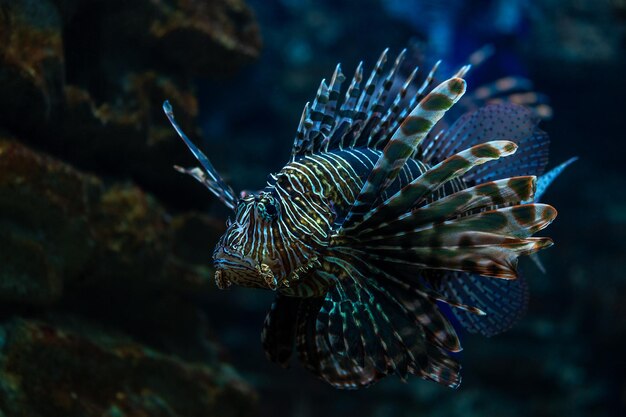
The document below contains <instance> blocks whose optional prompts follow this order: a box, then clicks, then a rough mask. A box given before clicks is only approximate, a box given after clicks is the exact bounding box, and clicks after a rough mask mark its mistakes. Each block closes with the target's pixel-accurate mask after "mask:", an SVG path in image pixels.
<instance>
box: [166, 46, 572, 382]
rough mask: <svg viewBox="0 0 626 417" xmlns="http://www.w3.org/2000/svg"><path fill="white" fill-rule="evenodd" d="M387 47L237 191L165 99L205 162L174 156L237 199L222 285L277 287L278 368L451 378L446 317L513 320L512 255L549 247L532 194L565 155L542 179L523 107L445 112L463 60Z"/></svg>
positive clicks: (352, 375) (222, 243)
mask: <svg viewBox="0 0 626 417" xmlns="http://www.w3.org/2000/svg"><path fill="white" fill-rule="evenodd" d="M387 54H388V52H387V50H386V51H384V52H383V54H382V55H381V57H380V58H379V59H378V61H377V63H376V64H375V66H374V68H373V70H372V72H371V75H369V77H368V78H367V79H365V78H364V71H363V64H362V63H361V64H359V65H358V67H357V69H356V72H355V74H354V76H353V78H352V79H351V81H350V83H349V86H348V87H347V90H346V91H345V93H343V94H342V89H341V86H342V85H343V83H344V81H345V80H346V77H345V76H344V74H343V72H342V69H341V65H338V66H337V67H336V69H335V71H334V74H333V75H332V78H331V79H330V82H328V83H327V82H326V81H325V80H324V81H322V83H321V85H320V87H319V89H318V91H317V94H316V96H315V99H314V100H313V102H312V104H310V103H307V104H306V106H305V107H304V112H303V113H302V118H301V120H300V124H299V126H298V128H297V133H296V136H295V140H294V143H293V148H292V152H291V158H290V160H289V161H288V162H287V164H286V165H285V166H284V167H283V168H282V169H281V170H280V171H279V172H278V173H276V174H273V175H270V176H269V179H268V182H267V186H266V187H265V188H264V189H263V190H261V191H258V192H242V193H241V194H240V196H239V197H237V195H236V194H235V193H234V192H233V190H232V188H231V187H230V186H228V185H227V184H226V182H225V181H224V180H223V178H222V177H221V176H220V175H219V174H218V173H217V171H216V170H215V169H214V167H213V166H212V164H211V162H210V161H209V159H208V158H207V157H206V156H205V155H204V154H203V153H202V152H201V151H200V150H199V149H198V148H197V147H196V146H195V145H194V144H193V143H192V142H191V141H190V140H189V138H188V137H187V136H185V134H184V133H183V132H182V130H181V129H180V127H179V126H178V125H177V123H176V121H175V119H174V115H173V113H172V108H171V106H170V105H169V103H168V102H167V101H166V102H165V103H164V105H163V108H164V110H165V112H166V114H167V116H168V118H169V120H170V122H171V123H172V125H173V126H174V128H175V129H176V131H177V132H178V134H179V135H180V136H181V138H182V139H183V140H184V142H185V143H186V145H187V147H188V148H189V149H190V150H191V152H192V153H193V155H194V156H195V157H196V159H197V160H198V161H199V163H200V165H201V166H202V168H198V167H196V168H191V169H186V168H181V167H176V168H177V169H178V170H179V171H181V172H183V173H187V174H190V175H191V176H193V177H195V178H196V179H197V180H198V181H200V182H201V183H202V184H203V185H205V186H206V187H207V188H208V189H209V190H210V191H211V192H212V193H213V194H214V195H215V196H217V197H218V198H219V199H220V200H221V201H222V202H223V203H224V204H225V205H226V206H227V207H228V208H230V209H232V210H233V211H234V218H233V219H232V220H230V219H229V220H228V222H227V230H226V232H225V233H224V235H223V236H222V237H221V239H220V240H219V242H218V243H217V246H216V248H215V250H214V253H213V261H214V266H215V271H216V272H215V281H216V284H217V286H218V287H219V288H220V289H223V288H226V287H229V286H231V285H232V284H235V285H239V286H243V287H255V288H264V289H269V290H272V291H274V292H275V293H276V298H275V301H274V303H273V305H272V306H271V309H270V311H269V313H268V314H267V317H266V319H265V323H264V328H263V331H262V345H263V348H264V350H265V352H266V355H267V357H268V358H269V359H270V360H271V361H273V362H276V363H278V364H280V365H282V366H287V365H288V363H289V362H290V359H291V357H292V354H293V351H294V347H295V350H296V351H297V355H298V357H299V360H300V361H301V362H302V364H303V365H304V367H305V368H306V369H308V370H309V371H311V372H312V373H313V374H315V375H317V376H318V377H320V378H321V379H322V380H324V381H326V382H328V383H329V384H331V385H332V386H334V387H337V388H359V387H365V386H368V385H371V384H372V383H374V382H376V381H378V380H380V379H381V378H383V377H384V376H386V375H390V374H395V375H397V376H398V377H400V378H401V379H402V380H403V381H406V379H407V376H408V375H409V374H413V375H417V376H419V377H421V378H424V379H427V380H432V381H435V382H438V383H440V384H443V385H446V386H449V387H457V386H458V385H459V383H460V381H461V377H460V369H461V366H460V364H459V362H458V359H457V356H458V355H454V354H453V353H454V352H459V351H460V350H461V346H460V343H459V338H458V336H457V333H456V331H455V328H454V327H453V325H452V324H451V322H450V320H449V318H448V317H449V315H450V314H452V315H453V316H454V317H455V318H456V320H457V321H458V322H459V323H460V325H462V326H463V327H464V328H465V329H467V331H469V332H472V333H481V334H483V335H486V336H491V335H494V334H497V333H500V332H502V331H504V330H506V329H507V328H509V327H510V326H511V325H512V324H513V323H514V322H515V321H516V320H518V319H519V317H520V315H521V314H522V313H523V312H524V309H525V306H526V303H527V284H526V281H525V280H524V279H523V278H522V277H519V276H518V272H517V269H516V267H517V261H518V257H519V256H522V255H530V254H534V253H535V252H537V251H539V250H541V249H544V248H547V247H549V246H551V245H552V240H550V239H549V238H547V237H532V235H533V234H535V233H536V232H538V231H540V230H542V229H543V228H545V227H546V226H548V225H549V224H550V223H551V222H552V221H553V220H554V218H555V216H556V214H557V212H556V210H555V209H554V208H553V207H551V206H549V205H546V204H540V203H538V202H537V199H538V197H539V196H540V195H541V194H542V193H543V191H544V190H545V188H546V187H547V186H548V185H549V184H550V182H551V181H552V180H553V179H554V177H555V176H556V175H558V173H560V172H561V171H562V170H563V169H564V168H565V166H566V165H567V164H568V163H569V162H571V161H568V162H567V163H565V164H562V165H560V166H559V167H557V168H555V169H554V170H552V171H550V172H549V173H547V174H546V175H544V176H541V177H539V178H538V176H539V175H540V174H542V172H543V171H544V168H545V167H546V164H547V162H548V144H549V141H548V137H547V135H546V133H545V132H543V131H542V130H540V129H539V128H538V123H539V118H538V116H537V115H536V114H535V113H534V112H533V111H532V110H530V109H529V108H527V107H523V106H519V105H514V104H510V103H506V102H502V103H500V104H491V105H486V106H484V107H481V108H478V109H474V110H471V111H469V112H467V113H466V114H464V115H462V116H461V117H460V118H458V120H456V121H455V122H454V123H449V121H446V120H444V119H445V117H444V116H445V115H446V112H447V111H448V110H449V109H450V108H451V107H452V106H453V105H454V104H455V103H456V102H457V101H459V99H460V98H461V97H462V96H463V94H464V93H465V90H466V82H465V80H464V79H463V77H464V76H465V74H466V73H467V71H468V70H469V65H467V66H464V67H462V68H461V69H460V70H459V71H458V72H457V73H456V74H454V76H452V77H451V78H450V79H447V80H446V81H443V82H442V83H440V84H438V85H436V84H437V83H436V81H435V79H436V77H435V72H436V70H437V65H435V67H434V68H433V69H432V71H430V73H429V74H428V75H427V76H426V77H422V78H423V80H420V77H418V75H417V74H418V70H417V68H415V70H414V71H413V72H412V73H411V74H410V75H408V78H407V77H403V76H401V75H400V71H399V69H400V66H401V64H402V62H403V59H404V57H405V51H403V52H402V53H400V54H399V56H398V57H397V59H396V60H395V63H394V64H393V65H392V66H391V69H389V70H388V71H385V70H384V67H385V63H386V61H387ZM364 80H365V82H363V81H364ZM342 95H343V99H342V98H341V96H342ZM448 114H450V113H448ZM441 126H446V127H447V128H445V129H444V128H442V127H441ZM446 305H447V306H449V307H450V308H447V307H445V306H446ZM446 311H447V313H446ZM450 311H451V313H450Z"/></svg>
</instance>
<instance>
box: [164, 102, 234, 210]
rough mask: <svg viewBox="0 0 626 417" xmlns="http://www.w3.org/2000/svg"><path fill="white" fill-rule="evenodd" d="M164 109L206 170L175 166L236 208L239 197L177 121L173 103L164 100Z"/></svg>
mask: <svg viewBox="0 0 626 417" xmlns="http://www.w3.org/2000/svg"><path fill="white" fill-rule="evenodd" d="M163 111H164V112H165V115H166V116H167V118H168V120H169V121H170V123H171V124H172V126H173V127H174V129H175V130H176V133H178V136H180V138H181V139H182V140H183V142H185V145H187V148H189V150H190V151H191V153H192V154H193V156H195V158H196V159H197V160H198V162H200V165H201V166H202V168H204V170H201V169H199V168H182V167H179V166H175V167H174V168H175V169H176V170H177V171H179V172H181V173H184V174H188V175H191V176H192V177H194V178H195V179H196V180H198V181H199V182H200V183H202V184H203V185H204V186H206V187H207V188H208V189H209V191H211V192H212V193H213V194H214V195H215V196H216V197H217V198H219V199H220V201H221V202H222V203H224V204H225V205H226V207H228V208H230V209H232V210H234V209H235V207H236V206H237V197H235V193H234V192H233V189H232V188H231V187H230V186H229V185H227V184H226V182H225V181H224V180H223V179H222V177H221V176H220V174H219V173H218V172H217V171H216V169H215V168H214V167H213V165H212V164H211V161H209V158H207V157H206V155H205V154H204V153H203V152H202V151H201V150H200V149H198V147H197V146H196V145H194V144H193V142H192V141H191V140H190V139H189V138H188V137H187V135H185V133H184V132H183V131H182V129H181V128H180V126H179V125H178V122H176V119H175V118H174V111H173V110H172V105H171V104H170V103H169V101H167V100H165V101H164V102H163Z"/></svg>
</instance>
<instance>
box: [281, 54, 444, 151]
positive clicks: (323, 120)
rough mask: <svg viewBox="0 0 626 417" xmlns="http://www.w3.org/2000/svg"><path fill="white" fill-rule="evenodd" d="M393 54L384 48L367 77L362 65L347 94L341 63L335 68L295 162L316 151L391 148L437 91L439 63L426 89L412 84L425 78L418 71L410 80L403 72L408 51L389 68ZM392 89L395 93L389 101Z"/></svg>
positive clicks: (304, 127)
mask: <svg viewBox="0 0 626 417" xmlns="http://www.w3.org/2000/svg"><path fill="white" fill-rule="evenodd" d="M388 55H389V54H388V50H387V49H385V50H384V51H383V53H382V54H381V55H380V57H379V58H378V60H377V61H376V64H375V65H374V68H373V69H372V71H371V72H370V74H369V76H367V78H365V76H364V66H363V62H361V63H359V65H358V66H357V68H356V70H355V72H354V76H353V77H352V79H351V80H350V83H349V85H348V87H347V88H346V90H345V93H343V94H342V92H341V87H342V83H343V82H344V81H345V79H346V78H345V76H344V74H343V72H342V69H341V65H337V67H336V68H335V72H334V73H333V76H332V78H331V80H330V83H328V82H326V81H325V80H323V81H322V82H321V84H320V86H319V88H318V90H317V93H316V96H315V98H314V99H313V101H312V102H310V103H307V105H306V106H305V108H304V111H303V112H302V117H301V119H300V124H299V125H298V129H297V132H296V137H295V138H294V144H293V148H292V152H291V160H292V161H294V160H296V159H298V158H300V157H302V156H306V155H311V154H312V153H315V152H328V151H333V150H339V149H344V148H357V147H371V148H378V149H382V148H383V147H384V146H385V145H386V144H387V142H388V141H389V140H390V139H391V137H392V135H393V133H394V131H395V130H397V128H398V126H399V125H400V123H401V122H402V120H404V119H405V118H406V117H407V115H408V114H409V113H410V112H411V110H412V109H413V108H414V107H415V105H416V103H418V102H419V101H421V100H422V99H423V98H424V97H425V95H426V94H427V93H428V92H429V91H430V90H431V89H432V88H433V83H434V79H435V78H434V75H435V72H436V70H437V67H438V64H439V63H437V64H436V65H435V66H434V67H433V69H432V70H431V71H430V73H429V74H428V75H427V76H426V77H425V78H424V80H423V81H420V82H421V85H420V84H418V85H413V83H414V82H418V81H419V80H420V77H418V76H417V73H418V71H417V68H415V69H414V70H413V71H412V73H411V74H410V75H409V76H408V77H406V75H404V76H403V75H402V72H401V71H400V67H401V65H402V63H403V62H404V59H405V56H406V50H402V51H401V52H400V53H399V54H398V56H397V57H396V58H395V60H394V61H393V65H392V66H391V67H390V69H388V70H385V64H386V62H387V61H388ZM392 91H396V93H395V95H394V96H392V97H389V94H390V93H391V92H392ZM409 92H411V94H408V93H409ZM342 95H343V97H342ZM392 98H393V99H392Z"/></svg>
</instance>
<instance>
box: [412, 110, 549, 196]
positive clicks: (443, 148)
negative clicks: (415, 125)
mask: <svg viewBox="0 0 626 417" xmlns="http://www.w3.org/2000/svg"><path fill="white" fill-rule="evenodd" d="M539 121H540V120H539V118H538V117H537V116H536V115H535V114H534V113H533V112H532V111H531V110H529V109H527V108H525V107H522V106H518V105H514V104H492V105H488V106H486V107H483V108H481V109H479V110H476V111H473V112H470V113H467V114H465V115H463V116H461V117H460V118H459V119H458V120H457V121H456V122H455V123H454V124H453V125H452V126H451V127H450V128H449V129H447V130H446V131H445V132H443V133H442V134H441V135H439V137H436V136H429V137H428V138H427V139H426V140H424V142H422V146H421V148H420V152H419V155H420V157H421V158H422V159H423V160H424V161H425V162H427V163H430V164H436V163H438V162H440V161H443V160H444V159H445V158H446V157H448V156H449V155H451V154H453V153H456V152H458V151H459V150H462V149H467V148H469V147H471V146H474V145H477V144H480V143H483V142H487V141H491V140H499V139H502V138H506V139H507V140H510V141H512V142H514V143H515V144H516V145H517V146H518V151H517V152H516V154H515V157H513V158H507V159H503V160H500V161H498V162H494V163H492V164H489V165H485V166H483V167H481V168H480V169H476V170H473V171H471V172H470V173H468V175H466V176H465V177H464V179H465V180H466V181H467V182H468V183H469V184H470V185H472V184H480V183H482V182H485V181H493V180H495V179H499V178H507V177H514V176H520V175H537V176H539V175H541V174H542V173H543V170H544V169H545V167H546V165H547V163H548V147H549V139H548V135H547V134H546V133H545V132H543V131H542V130H541V129H539V128H538V127H537V125H538V123H539Z"/></svg>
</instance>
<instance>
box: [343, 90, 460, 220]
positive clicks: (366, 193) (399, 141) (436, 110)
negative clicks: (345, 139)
mask: <svg viewBox="0 0 626 417" xmlns="http://www.w3.org/2000/svg"><path fill="white" fill-rule="evenodd" d="M464 92H465V81H464V80H463V79H461V78H451V79H449V80H447V81H444V82H443V83H441V84H439V86H437V87H435V88H434V89H433V90H432V91H431V92H430V93H429V94H428V95H427V96H426V97H425V98H424V99H423V100H422V101H420V102H419V103H418V105H417V107H416V108H415V109H414V110H413V111H412V112H411V114H410V115H409V116H408V117H407V118H406V119H404V120H403V122H402V124H401V125H400V127H399V128H398V130H397V131H396V133H394V135H393V136H392V138H391V139H390V140H389V142H388V143H387V145H386V146H385V148H384V149H383V153H382V155H381V157H380V158H379V159H378V161H377V162H376V164H375V166H374V168H373V169H372V171H371V173H370V174H369V176H368V177H367V180H366V181H365V183H364V184H363V187H362V188H361V191H360V192H359V195H358V196H357V198H356V200H355V202H354V204H353V206H352V208H351V209H350V211H349V212H348V214H347V216H346V218H345V220H344V223H343V225H342V228H349V227H350V226H351V225H353V224H354V223H358V222H359V221H360V219H361V218H362V216H363V215H364V214H365V213H367V211H368V210H369V209H370V208H371V206H372V205H373V204H374V202H375V201H376V199H377V197H378V196H379V195H380V194H381V193H382V192H383V191H384V190H385V188H386V187H387V186H389V184H391V183H392V182H393V181H394V180H395V179H396V176H397V175H398V173H399V172H400V169H402V167H403V166H404V164H405V162H406V160H407V159H408V158H410V156H411V155H412V154H413V153H414V151H415V148H416V146H417V145H418V144H419V143H420V142H421V141H422V140H423V139H424V138H425V137H426V135H427V134H428V132H429V131H430V130H431V128H432V127H433V126H434V125H435V124H436V123H437V122H438V121H439V120H440V119H441V118H442V117H443V115H444V114H445V112H446V111H447V110H448V109H449V108H450V107H452V105H454V103H456V101H458V100H459V99H460V98H461V96H462V95H463V93H464Z"/></svg>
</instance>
